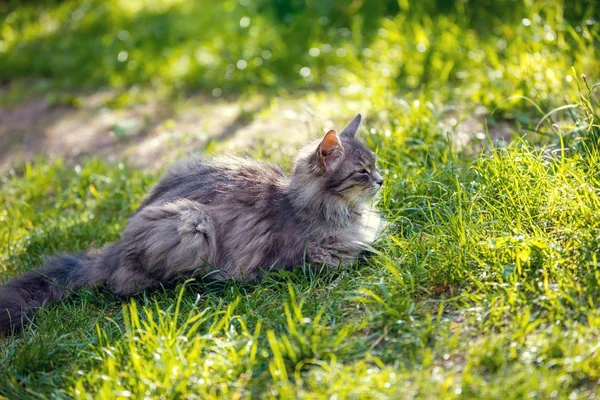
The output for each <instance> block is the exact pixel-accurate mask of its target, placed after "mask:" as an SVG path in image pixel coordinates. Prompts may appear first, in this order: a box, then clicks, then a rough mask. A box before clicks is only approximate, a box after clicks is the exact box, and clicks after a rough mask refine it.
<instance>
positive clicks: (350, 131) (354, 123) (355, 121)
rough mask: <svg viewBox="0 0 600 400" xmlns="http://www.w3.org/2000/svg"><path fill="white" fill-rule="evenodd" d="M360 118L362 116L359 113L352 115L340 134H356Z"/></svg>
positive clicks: (351, 135)
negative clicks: (351, 118)
mask: <svg viewBox="0 0 600 400" xmlns="http://www.w3.org/2000/svg"><path fill="white" fill-rule="evenodd" d="M361 119H362V117H361V116H360V114H358V115H357V116H356V117H354V119H353V120H352V122H350V123H349V124H348V126H347V127H346V128H344V130H343V131H342V134H341V135H340V136H346V137H350V138H353V137H354V135H356V131H358V127H359V126H360V121H361Z"/></svg>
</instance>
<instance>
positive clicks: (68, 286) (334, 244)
mask: <svg viewBox="0 0 600 400" xmlns="http://www.w3.org/2000/svg"><path fill="white" fill-rule="evenodd" d="M359 122H360V117H357V119H355V120H354V121H353V122H352V123H351V124H350V125H349V126H348V127H347V128H346V129H345V130H344V132H342V134H341V135H339V137H338V136H336V137H332V136H331V135H333V134H335V133H333V134H332V133H331V132H330V133H329V134H328V135H329V136H328V139H327V142H325V141H322V142H321V143H314V144H310V145H309V146H308V147H307V148H306V149H304V150H303V151H301V152H300V155H299V157H298V159H297V161H296V166H295V169H294V173H293V174H292V176H291V177H290V176H287V175H286V174H285V173H284V172H283V171H282V170H281V169H280V168H279V167H277V166H274V165H271V164H267V163H263V162H258V161H254V160H250V159H245V158H237V157H227V158H217V159H214V160H211V161H208V160H203V159H200V158H192V159H187V160H184V161H182V162H180V163H178V164H177V165H175V166H174V167H173V168H171V170H170V171H169V172H168V173H167V174H166V176H165V177H164V178H163V179H162V180H161V181H160V182H159V183H158V184H157V185H156V187H155V188H154V189H153V190H152V192H151V193H150V194H149V195H148V196H147V198H146V199H145V200H144V201H143V202H142V204H141V205H140V207H139V208H138V209H137V210H136V211H135V212H134V213H133V215H132V216H131V217H130V219H129V221H128V224H127V227H126V228H125V230H124V232H123V234H122V236H121V239H120V240H119V241H118V242H116V243H113V244H110V245H108V246H106V247H105V248H103V249H101V250H93V251H91V252H89V253H86V254H82V255H63V256H58V257H54V258H51V259H50V260H49V261H48V262H47V263H46V265H45V266H43V267H42V268H41V269H39V270H36V271H32V272H28V273H26V274H24V275H22V276H20V277H17V278H15V279H13V280H12V281H10V282H9V283H7V284H6V285H4V286H3V287H2V288H1V289H0V330H10V329H18V328H20V327H21V326H22V325H23V324H24V323H26V322H27V320H28V319H29V318H30V317H31V316H32V315H33V314H34V313H35V311H36V310H37V309H39V308H40V307H42V306H44V305H45V304H50V303H56V302H58V301H60V300H61V299H62V298H63V297H64V296H66V295H67V294H68V293H69V292H70V291H71V290H74V289H77V288H81V287H86V286H91V287H93V286H97V285H100V284H104V283H106V284H107V285H108V287H109V288H110V289H111V290H112V291H113V292H114V293H117V294H119V295H123V296H129V295H133V294H135V293H137V292H139V291H141V290H143V289H145V288H148V287H151V286H154V285H156V284H160V283H165V282H168V281H169V280H172V279H173V278H175V277H177V276H180V275H183V276H191V275H193V274H197V275H200V276H202V277H210V278H211V279H231V278H233V279H236V280H238V281H247V282H255V281H258V280H260V279H261V278H262V276H263V274H264V271H266V270H268V269H270V268H284V269H290V268H294V267H296V266H299V265H302V264H303V263H304V262H305V261H308V262H310V263H313V264H319V265H322V264H324V265H326V266H328V267H331V268H337V267H338V266H340V265H343V264H348V263H352V262H354V260H355V259H356V257H357V256H358V255H359V254H360V253H361V252H362V251H364V250H366V249H368V248H369V246H370V244H371V243H372V242H373V241H374V240H375V238H376V237H377V235H378V233H379V232H380V230H381V228H382V223H381V220H380V219H379V217H378V215H377V213H376V212H375V211H374V210H373V209H372V208H371V207H370V206H369V205H368V204H369V202H370V201H371V200H372V198H373V197H374V195H375V193H376V192H377V190H378V189H379V187H380V186H381V183H382V182H383V180H382V178H381V176H380V175H379V174H378V172H377V170H376V166H375V156H374V154H373V153H372V152H371V151H370V150H368V149H367V148H366V147H365V146H364V145H362V144H361V143H359V142H358V141H357V140H355V139H354V134H355V132H356V129H357V128H358V123H359ZM325 146H328V147H327V148H325Z"/></svg>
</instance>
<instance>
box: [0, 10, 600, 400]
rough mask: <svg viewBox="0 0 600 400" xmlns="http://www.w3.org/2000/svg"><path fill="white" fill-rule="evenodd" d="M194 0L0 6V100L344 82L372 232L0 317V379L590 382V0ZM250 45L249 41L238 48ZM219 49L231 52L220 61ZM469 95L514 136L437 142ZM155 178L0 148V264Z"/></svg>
mask: <svg viewBox="0 0 600 400" xmlns="http://www.w3.org/2000/svg"><path fill="white" fill-rule="evenodd" d="M9 3H10V2H9ZM207 3H210V5H211V6H201V5H200V4H201V3H193V2H179V1H147V2H140V3H139V4H141V5H140V6H135V5H133V4H134V3H133V2H131V3H129V2H117V1H107V2H100V1H95V0H88V1H83V2H72V1H60V2H59V1H56V2H48V3H45V4H42V5H38V4H35V3H33V2H31V3H23V4H21V3H19V4H17V6H16V7H14V8H13V9H12V10H11V11H8V8H7V6H6V5H3V6H0V7H5V9H1V8H0V12H1V13H2V14H1V15H0V21H1V22H2V23H1V24H0V40H1V41H2V42H1V45H0V56H1V57H2V63H0V77H2V78H4V79H8V80H9V81H10V84H9V85H8V90H7V91H6V92H5V98H4V100H5V101H6V102H14V101H19V99H20V98H21V94H22V93H21V92H22V91H23V90H24V89H25V88H30V87H31V86H30V85H33V86H35V87H37V89H36V90H39V91H40V92H41V93H42V94H47V95H48V96H51V98H55V96H56V95H55V92H54V91H60V93H63V94H64V93H67V98H69V99H72V98H73V97H72V96H75V98H76V97H77V96H84V95H85V94H82V93H83V92H81V91H80V89H81V88H82V87H85V89H86V90H95V89H114V90H116V92H117V93H119V94H118V95H117V98H116V100H115V101H116V102H115V105H114V107H122V106H126V104H125V103H127V100H126V99H127V96H128V93H130V89H135V88H136V86H140V87H144V88H150V89H151V90H150V92H152V90H155V95H156V96H162V95H164V94H165V93H166V95H167V96H170V95H171V94H173V92H178V91H184V92H192V91H194V90H203V91H208V92H213V89H215V88H219V89H221V90H222V91H223V93H224V94H229V93H234V92H237V93H239V92H255V91H260V92H261V93H262V94H265V93H272V92H271V91H274V92H276V93H282V92H284V91H289V92H290V93H291V96H294V95H296V94H297V95H300V94H302V95H304V94H306V92H313V93H314V94H315V97H316V98H319V96H322V95H323V91H325V92H329V93H330V94H331V93H333V96H338V97H339V98H342V99H344V100H347V101H348V102H353V101H356V102H359V103H360V104H368V106H367V107H368V111H369V118H368V120H367V123H366V126H365V127H364V129H363V130H362V136H363V138H364V139H365V141H366V142H367V143H368V144H369V145H370V146H371V147H373V148H374V149H376V150H377V153H378V155H379V158H380V166H381V167H382V169H383V170H384V173H385V179H386V184H385V186H384V190H383V193H382V195H381V199H380V201H379V204H378V207H379V209H380V211H381V213H382V214H383V215H384V216H385V217H386V218H387V219H388V220H389V221H390V227H389V230H388V231H387V232H386V234H385V235H383V236H382V238H381V240H380V242H378V244H377V245H376V250H377V253H376V254H374V255H373V256H372V257H371V258H370V259H368V260H367V261H361V262H357V264H356V265H355V266H352V267H349V268H345V269H343V270H341V271H336V272H331V271H321V272H318V273H315V272H314V271H312V270H310V269H306V268H298V269H296V270H294V271H291V272H276V273H272V274H270V275H268V276H267V278H266V279H265V280H264V281H263V282H262V283H260V284H257V285H247V284H240V283H235V282H222V283H215V282H197V281H188V282H180V283H179V285H178V286H177V287H171V288H163V289H159V290H154V291H147V292H145V293H142V294H140V295H138V296H136V297H134V298H132V299H129V300H123V299H120V298H117V297H115V296H114V295H112V294H111V293H109V292H108V291H106V290H102V289H100V290H95V291H92V290H83V291H81V292H78V293H76V294H74V295H72V296H71V297H69V298H68V299H67V300H66V301H64V302H63V303H61V304H59V305H56V306H52V307H48V308H46V309H44V310H43V311H42V312H41V313H40V314H39V315H37V316H36V317H35V318H34V321H33V324H32V325H31V326H30V327H29V328H28V329H27V330H26V331H25V332H24V333H23V334H22V335H19V336H16V337H5V338H0V360H1V361H0V364H1V365H2V366H3V368H2V369H0V395H4V396H6V397H8V398H89V399H96V398H101V399H113V398H127V397H133V398H144V397H148V398H182V397H185V398H249V397H251V398H261V397H266V398H310V399H315V398H323V399H325V398H485V399H489V398H493V399H505V398H540V399H547V398H569V399H570V398H592V397H594V396H597V392H598V388H599V387H600V334H599V333H598V332H600V311H599V310H600V307H599V302H600V268H599V262H600V260H599V258H600V105H599V103H598V96H597V94H596V90H597V88H596V87H594V86H593V85H594V83H595V82H597V81H598V78H599V77H598V75H597V71H599V70H600V68H599V67H600V65H599V64H598V60H600V57H598V51H599V49H600V44H599V33H598V32H599V31H598V24H597V23H593V18H596V19H598V15H597V10H596V9H594V4H593V3H591V2H590V3H586V2H576V3H575V4H571V3H568V7H567V3H566V2H560V1H559V2H545V3H538V2H535V4H534V2H527V1H519V2H508V1H499V2H492V3H489V4H486V3H483V4H482V5H480V6H474V5H473V4H471V3H457V4H458V5H450V6H445V3H443V2H438V3H433V2H423V3H422V4H421V5H417V4H416V3H415V4H413V3H411V4H409V3H408V2H404V1H399V2H381V3H378V4H379V5H376V6H368V5H365V4H367V3H361V2H343V1H338V2H333V1H332V2H319V3H317V2H311V1H307V2H294V1H286V2H279V3H273V4H276V6H273V5H271V3H269V2H266V1H240V2H233V1H225V2H216V1H215V2H207ZM11 4H13V3H11ZM135 4H138V3H135ZM202 4H204V3H202ZM353 4H354V7H356V5H358V6H359V7H358V9H353V8H352V7H353ZM436 4H437V7H434V6H435V5H436ZM460 4H464V5H463V6H461V5H460ZM467 5H469V6H467ZM80 10H81V12H80ZM244 16H247V17H249V18H250V25H248V26H247V27H245V28H244V27H242V26H240V20H241V19H242V17H244ZM290 16H291V17H293V19H291V20H290ZM323 17H327V19H326V20H325V19H322V18H323ZM319 18H321V19H319ZM524 18H527V21H528V22H527V21H525V22H524V20H523V19H524ZM315 21H317V23H315ZM318 21H321V23H319V22H318ZM242 25H245V22H244V23H243V24H242ZM254 26H257V27H258V30H255V32H257V33H256V34H255V35H254V36H253V35H249V34H247V32H246V31H247V30H248V29H251V28H252V27H254ZM123 30H126V31H127V32H128V34H127V35H125V34H121V35H120V36H121V37H120V38H119V33H120V32H122V31H123ZM156 32H159V34H157V33H156ZM326 44H330V46H331V48H332V51H331V52H326V51H324V50H326V49H328V47H327V46H325V45H326ZM418 44H423V46H424V50H423V47H422V46H419V47H418V48H417V45H418ZM265 49H271V50H270V51H271V56H270V57H269V58H268V60H267V59H263V64H262V65H261V66H259V65H256V64H254V63H253V62H250V61H252V60H255V59H256V57H258V56H260V55H261V54H263V53H262V52H263V51H264V50H265ZM311 49H319V52H318V54H317V53H316V51H315V50H312V52H311ZM338 49H344V51H341V52H338V51H337V50H338ZM367 49H368V50H367ZM121 51H127V52H128V58H127V60H126V61H127V62H121V63H119V62H118V59H117V55H118V53H119V52H121ZM198 51H200V53H198ZM205 53H206V54H211V55H212V58H211V62H208V58H207V56H206V54H205ZM34 54H35V55H36V57H37V58H36V62H35V63H31V62H29V60H31V59H32V57H33V55H34ZM195 54H199V56H198V57H195V56H194V55H195ZM203 54H204V55H203ZM311 54H312V55H311ZM315 54H317V55H315ZM342 54H343V56H342ZM536 54H539V55H538V56H536ZM186 55H188V56H189V64H188V67H187V68H183V67H182V66H181V65H180V63H181V62H182V57H183V59H185V56H186ZM241 59H244V60H250V61H249V62H248V64H247V66H246V68H244V69H243V70H240V69H234V72H233V73H231V74H228V73H227V71H229V70H231V68H229V67H228V66H229V65H235V64H236V63H237V62H238V61H239V60H241ZM132 60H136V61H137V63H136V64H135V65H133V66H130V64H129V62H131V61H132ZM178 63H179V64H178ZM122 64H123V65H122ZM304 67H307V68H310V72H311V73H310V75H307V76H304V77H303V76H302V75H300V73H299V72H300V70H301V68H304ZM236 68H237V67H236ZM384 71H387V72H384ZM581 73H585V74H587V75H588V78H586V79H581V78H580V77H579V75H580V74H581ZM305 78H306V79H305ZM74 87H75V88H78V89H76V90H74V89H73V88H74ZM131 92H132V93H133V91H131ZM48 93H50V94H48ZM213 93H214V92H213ZM61 96H62V94H61ZM123 99H125V100H123ZM123 102H124V103H123ZM323 103H325V101H323ZM478 105H483V106H485V107H486V108H487V109H488V110H489V111H490V112H492V111H494V113H493V114H492V115H491V116H490V118H489V119H488V121H489V123H490V125H493V123H494V121H497V120H500V119H510V120H511V121H512V122H513V124H514V125H515V126H516V127H517V128H519V131H518V132H517V133H518V134H519V135H520V136H523V137H522V138H519V139H517V140H515V141H514V142H512V143H511V144H509V145H508V146H504V147H503V146H496V145H494V143H493V140H492V138H491V137H489V138H487V139H484V140H479V141H475V142H474V143H471V144H469V145H468V146H467V147H464V148H457V146H456V144H455V143H454V141H453V140H454V139H453V138H454V135H455V134H456V133H457V132H456V129H455V128H453V127H452V126H451V127H448V124H447V112H448V109H449V108H451V109H452V110H458V113H457V114H458V118H459V119H460V118H465V117H468V116H469V115H470V110H473V109H474V108H475V107H476V106H478ZM250 117H251V116H250ZM341 117H342V116H340V118H341ZM488 139H489V140H488ZM267 146H268V143H266V144H265V147H267ZM209 150H210V149H209ZM255 154H258V155H262V156H263V157H266V158H269V157H270V158H274V159H278V157H280V156H279V155H277V154H271V153H270V152H268V151H264V152H263V151H261V149H260V148H259V149H256V150H255ZM158 176H159V175H158V174H156V173H146V172H141V171H137V170H133V169H130V168H128V167H127V166H125V165H122V164H115V163H112V162H109V161H107V160H103V159H90V160H84V161H83V162H82V163H81V164H79V165H71V164H68V163H64V162H62V161H60V160H58V161H56V160H48V159H44V158H40V159H38V160H37V161H36V162H34V163H31V164H27V165H24V166H23V165H17V166H15V170H14V171H13V172H11V173H10V174H8V175H6V176H4V177H2V178H0V266H1V268H2V270H3V278H4V279H8V278H9V277H10V276H13V275H15V274H17V273H19V272H23V271H25V270H28V269H31V268H34V267H36V266H37V265H39V264H40V262H41V261H42V259H43V257H44V256H48V255H50V254H53V253H56V252H70V251H79V250H83V249H86V248H88V247H90V246H94V247H99V246H102V245H103V244H105V243H108V242H110V241H113V240H116V239H117V238H118V236H119V233H120V231H121V230H122V228H123V227H124V225H125V222H126V218H127V216H128V215H129V214H130V213H131V212H132V210H134V209H135V207H136V206H137V204H139V202H140V200H141V199H142V197H143V196H144V194H145V193H147V191H148V190H149V188H150V187H151V186H152V184H153V183H154V182H155V181H156V179H157V178H158ZM336 396H337V397H336Z"/></svg>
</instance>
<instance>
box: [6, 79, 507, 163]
mask: <svg viewBox="0 0 600 400" xmlns="http://www.w3.org/2000/svg"><path fill="white" fill-rule="evenodd" d="M114 97H115V93H113V92H110V91H104V92H98V93H95V94H89V95H81V96H78V97H77V107H73V106H67V105H61V104H58V105H56V104H53V103H52V102H51V101H48V100H47V99H45V98H40V97H38V98H30V99H28V100H26V101H24V102H22V103H20V104H18V105H15V106H10V107H4V108H0V173H1V174H5V173H7V172H8V171H9V170H10V169H11V168H14V167H16V166H18V165H22V164H23V163H25V162H28V161H31V160H33V159H35V158H36V157H38V156H40V155H45V156H47V157H50V158H54V157H61V158H63V159H65V160H67V161H69V162H77V161H79V160H80V159H81V158H83V157H89V156H94V157H106V158H108V159H109V160H112V161H115V162H118V161H124V162H127V163H128V164H130V165H132V166H134V167H138V168H148V169H156V168H159V167H161V166H163V165H165V164H167V163H169V162H171V161H172V160H173V159H175V158H177V157H180V156H183V155H187V154H191V153H196V152H199V151H202V150H203V149H205V148H207V147H209V146H211V145H217V146H218V148H219V151H231V152H237V153H244V152H252V151H253V150H256V149H257V148H259V147H264V145H265V144H271V145H274V146H275V148H276V151H277V152H278V153H280V154H284V155H287V154H292V153H293V152H294V151H295V150H296V149H297V148H298V147H299V146H300V145H301V144H302V143H304V142H306V140H308V139H309V138H312V137H316V136H318V135H320V134H321V132H322V130H323V129H324V128H330V127H332V126H337V125H336V124H334V122H335V123H337V124H340V123H343V122H344V121H342V119H341V118H340V116H346V115H347V117H348V118H350V116H352V113H353V112H358V111H360V110H361V108H362V109H364V105H362V106H363V107H361V105H360V104H347V103H342V101H341V100H339V99H333V98H331V99H330V98H326V99H323V98H320V99H318V100H316V99H315V98H307V97H302V98H300V99H295V100H293V99H290V98H284V97H269V98H267V97H266V96H246V97H239V98H237V99H235V100H225V99H215V98H213V97H210V96H205V95H200V94H196V95H193V96H190V97H188V98H186V99H185V100H177V101H175V102H169V101H164V100H163V101H159V100H156V99H155V96H154V97H153V96H147V100H146V99H144V100H143V101H139V102H136V103H133V104H131V105H125V106H119V107H111V106H110V102H111V99H114ZM323 104H326V105H327V106H326V107H323ZM457 115H458V114H457V113H455V112H454V111H453V110H449V111H447V112H445V113H444V117H443V118H442V122H441V124H442V127H443V128H444V129H445V130H447V132H449V137H450V140H451V141H452V142H453V143H455V144H456V146H457V147H458V148H476V147H477V146H476V143H474V142H481V141H482V140H483V139H485V138H486V132H488V133H489V135H490V136H491V137H492V139H493V140H494V141H495V142H502V141H504V142H508V141H510V139H511V136H512V133H513V132H514V127H513V126H512V125H510V124H508V123H506V122H501V123H497V124H495V125H492V126H488V127H487V131H486V125H485V121H486V115H485V113H483V112H481V111H479V112H475V113H474V114H473V115H471V116H469V117H466V118H462V119H459V118H458V117H457Z"/></svg>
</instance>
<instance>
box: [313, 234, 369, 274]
mask: <svg viewBox="0 0 600 400" xmlns="http://www.w3.org/2000/svg"><path fill="white" fill-rule="evenodd" d="M363 250H364V247H362V246H360V245H358V244H356V243H351V242H345V241H344V240H342V239H340V238H329V239H327V240H326V241H324V242H322V243H312V244H309V245H308V248H307V249H306V258H307V259H308V261H309V262H310V263H312V264H316V265H319V264H321V265H322V264H325V265H326V266H328V267H330V268H338V267H339V266H342V265H350V264H353V263H354V262H355V261H356V259H357V258H358V256H359V254H360V253H361V252H362V251H363Z"/></svg>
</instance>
